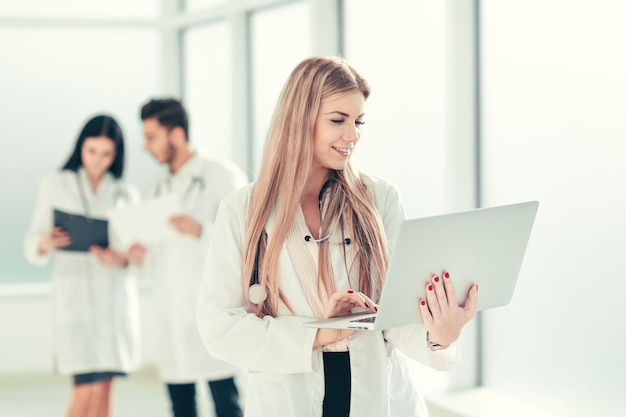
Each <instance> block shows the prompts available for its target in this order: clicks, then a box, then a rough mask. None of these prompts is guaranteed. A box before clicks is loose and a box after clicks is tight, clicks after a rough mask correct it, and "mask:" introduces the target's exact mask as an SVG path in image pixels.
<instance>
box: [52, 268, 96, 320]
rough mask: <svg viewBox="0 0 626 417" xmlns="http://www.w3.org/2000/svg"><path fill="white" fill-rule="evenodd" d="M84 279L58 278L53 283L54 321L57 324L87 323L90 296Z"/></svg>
mask: <svg viewBox="0 0 626 417" xmlns="http://www.w3.org/2000/svg"><path fill="white" fill-rule="evenodd" d="M84 281H86V279H85V278H84V277H68V278H65V277H64V278H58V279H55V280H54V283H53V292H54V297H53V313H54V320H55V322H57V323H59V324H77V323H84V322H88V321H89V318H90V316H91V315H90V312H89V303H90V301H91V296H90V294H89V288H88V285H87V283H86V282H84Z"/></svg>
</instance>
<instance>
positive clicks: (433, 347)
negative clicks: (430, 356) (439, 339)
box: [426, 333, 450, 352]
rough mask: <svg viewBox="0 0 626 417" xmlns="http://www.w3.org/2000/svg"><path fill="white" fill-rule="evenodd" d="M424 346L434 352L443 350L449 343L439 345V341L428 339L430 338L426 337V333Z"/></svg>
mask: <svg viewBox="0 0 626 417" xmlns="http://www.w3.org/2000/svg"><path fill="white" fill-rule="evenodd" d="M426 347H427V348H428V349H430V350H431V351H433V352H436V351H438V350H444V349H447V348H449V347H450V345H440V344H439V343H433V342H431V341H430V339H429V338H428V333H427V334H426Z"/></svg>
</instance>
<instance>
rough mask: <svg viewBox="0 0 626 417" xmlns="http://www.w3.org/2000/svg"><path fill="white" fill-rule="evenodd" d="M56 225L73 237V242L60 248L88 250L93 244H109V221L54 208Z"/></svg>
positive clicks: (71, 250) (104, 246)
mask: <svg viewBox="0 0 626 417" xmlns="http://www.w3.org/2000/svg"><path fill="white" fill-rule="evenodd" d="M54 226H55V227H61V228H62V229H63V230H65V231H66V232H67V233H68V234H69V235H70V237H71V238H72V243H71V244H70V245H69V246H66V247H64V248H59V249H58V250H64V251H70V252H88V251H89V247H90V246H91V245H98V246H101V247H103V248H106V247H108V246H109V222H108V221H107V220H103V219H94V218H91V217H85V216H82V215H80V214H72V213H67V212H65V211H62V210H57V209H54Z"/></svg>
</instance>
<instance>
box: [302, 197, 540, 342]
mask: <svg viewBox="0 0 626 417" xmlns="http://www.w3.org/2000/svg"><path fill="white" fill-rule="evenodd" d="M538 206H539V203H538V202H537V201H528V202H523V203H517V204H509V205H504V206H497V207H488V208H480V209H474V210H469V211H463V212H457V213H451V214H444V215H439V216H432V217H423V218H417V219H408V220H405V221H404V222H403V223H402V224H401V225H400V230H399V233H398V237H397V239H396V242H395V246H394V248H393V251H392V256H391V260H390V262H389V268H388V270H387V276H386V278H385V284H384V286H383V290H382V293H381V296H380V302H379V304H378V312H377V313H372V312H371V311H368V312H364V313H363V312H361V313H355V314H350V315H347V316H341V317H333V318H329V319H324V320H316V321H311V322H307V323H305V324H304V325H305V327H317V328H329V329H358V330H384V329H389V328H392V327H398V326H403V325H406V324H411V323H416V322H423V320H422V317H421V314H420V313H419V310H418V307H417V305H418V304H417V303H418V299H420V298H425V287H426V284H427V283H428V282H430V279H431V277H432V276H434V275H438V276H441V274H442V273H443V271H448V272H449V273H450V278H449V279H451V280H452V282H453V284H454V287H455V292H456V296H457V303H458V304H459V305H464V303H465V302H466V300H467V294H468V291H469V289H470V288H471V287H472V285H473V284H474V283H478V287H479V292H478V306H477V309H478V310H479V311H480V310H485V309H489V308H494V307H499V306H503V305H506V304H508V303H509V302H510V301H511V298H512V297H513V291H514V289H515V284H516V282H517V278H518V275H519V271H520V268H521V266H522V260H523V259H524V253H525V252H526V247H527V245H528V240H529V238H530V232H531V229H532V226H533V223H534V220H535V215H536V213H537V208H538Z"/></svg>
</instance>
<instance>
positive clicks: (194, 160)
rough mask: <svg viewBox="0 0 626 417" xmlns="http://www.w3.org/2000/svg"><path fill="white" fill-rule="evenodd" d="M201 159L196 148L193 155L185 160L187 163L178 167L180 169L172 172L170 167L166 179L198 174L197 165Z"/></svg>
mask: <svg viewBox="0 0 626 417" xmlns="http://www.w3.org/2000/svg"><path fill="white" fill-rule="evenodd" d="M199 161H200V158H199V157H198V152H197V151H196V150H195V149H194V150H193V155H191V157H190V158H189V159H188V160H187V161H185V163H184V164H183V165H182V166H181V167H180V168H179V169H178V171H176V173H175V174H172V172H171V171H170V170H169V167H168V169H167V171H166V173H165V179H166V180H168V181H169V180H171V179H173V178H184V177H193V176H194V175H196V166H197V165H198V162H199Z"/></svg>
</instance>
